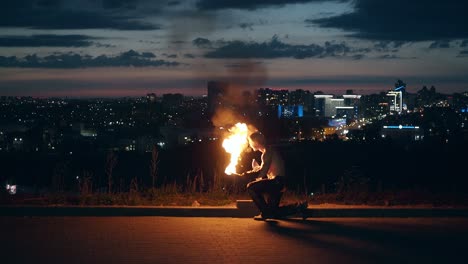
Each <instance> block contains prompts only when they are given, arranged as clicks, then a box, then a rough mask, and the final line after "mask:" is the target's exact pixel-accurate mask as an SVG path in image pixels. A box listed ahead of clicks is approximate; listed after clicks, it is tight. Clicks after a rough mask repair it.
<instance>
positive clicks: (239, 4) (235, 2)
mask: <svg viewBox="0 0 468 264" xmlns="http://www.w3.org/2000/svg"><path fill="white" fill-rule="evenodd" d="M326 1H329V0H257V1H252V0H223V1H220V0H199V1H198V2H197V4H196V6H197V8H198V9H199V10H220V9H228V8H233V9H248V10H255V9H258V8H264V7H270V6H284V5H287V4H302V3H311V2H326ZM337 1H339V2H344V1H343V0H336V1H334V2H337Z"/></svg>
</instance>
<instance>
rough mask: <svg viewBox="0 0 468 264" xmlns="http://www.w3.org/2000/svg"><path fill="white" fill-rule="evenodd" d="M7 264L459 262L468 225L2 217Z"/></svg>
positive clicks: (444, 221) (457, 221) (445, 221)
mask: <svg viewBox="0 0 468 264" xmlns="http://www.w3.org/2000/svg"><path fill="white" fill-rule="evenodd" d="M0 226H1V227H2V235H1V236H0V244H1V245H2V247H0V251H1V252H0V255H1V256H2V257H1V258H2V263H28V264H30V263H67V264H73V263H80V264H81V263H87V264H88V263H113V264H114V263H132V264H135V263H151V264H154V263H287V264H292V263H339V264H343V263H392V264H394V263H425V264H427V263H460V261H459V260H466V258H465V256H464V254H465V249H466V245H468V222H467V221H466V218H435V219H434V218H331V219H330V218H320V219H309V220H307V221H302V220H287V221H286V220H279V221H270V222H263V221H255V220H252V219H247V218H226V217H223V218H218V217H0Z"/></svg>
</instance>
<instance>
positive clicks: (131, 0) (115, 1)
mask: <svg viewBox="0 0 468 264" xmlns="http://www.w3.org/2000/svg"><path fill="white" fill-rule="evenodd" d="M137 2H138V0H102V7H104V8H108V9H118V8H125V9H135V8H136V4H137Z"/></svg>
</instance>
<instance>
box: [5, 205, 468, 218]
mask: <svg viewBox="0 0 468 264" xmlns="http://www.w3.org/2000/svg"><path fill="white" fill-rule="evenodd" d="M257 214H258V211H257V209H256V208H255V206H254V205H253V203H240V204H238V206H237V207H236V206H224V207H189V206H188V207H183V206H174V207H158V206H0V216H180V217H239V218H244V217H246V218H250V217H252V216H254V215H257ZM307 214H308V216H309V217H312V218H317V217H468V208H428V207H420V208H418V207H416V208H415V207H358V206H341V207H336V206H330V207H324V206H320V207H313V206H310V207H309V208H308V210H307Z"/></svg>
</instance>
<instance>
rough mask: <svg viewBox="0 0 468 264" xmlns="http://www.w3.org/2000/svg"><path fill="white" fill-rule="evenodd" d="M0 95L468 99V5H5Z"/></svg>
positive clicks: (325, 1)
mask: <svg viewBox="0 0 468 264" xmlns="http://www.w3.org/2000/svg"><path fill="white" fill-rule="evenodd" d="M0 6H1V8H0V95H13V96H16V95H18V96H19V95H30V96H37V97H47V96H61V97H62V96H63V97H64V96H68V97H95V96H98V97H102V96H106V97H107V96H111V97H116V96H144V95H145V94H146V93H148V92H154V93H156V94H162V93H168V92H179V93H183V94H186V95H202V94H206V83H207V81H209V80H223V81H229V82H230V83H231V84H232V86H233V87H234V89H237V90H239V91H241V90H247V89H251V90H253V89H258V88H261V87H270V88H273V89H289V90H295V89H306V90H311V91H319V90H320V91H323V92H325V93H342V92H344V91H345V90H346V89H353V90H354V91H355V93H361V94H369V93H376V92H380V91H385V90H387V89H390V88H391V87H393V85H394V83H395V82H396V80H397V79H402V80H403V81H404V82H406V83H407V87H408V88H407V90H408V91H410V92H415V91H417V90H419V89H421V88H422V86H424V85H426V86H432V85H433V86H435V87H436V89H437V91H439V92H442V93H453V92H463V91H467V90H468V16H466V14H465V12H466V10H468V1H467V0H411V1H408V0H393V1H385V0H348V1H347V0H335V1H329V0H257V1H252V0H226V1H222V0H160V1H152V0H4V1H2V3H1V4H0Z"/></svg>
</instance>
